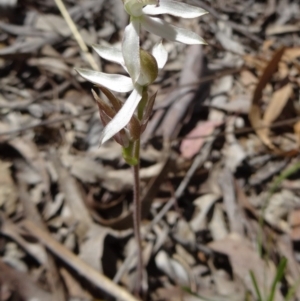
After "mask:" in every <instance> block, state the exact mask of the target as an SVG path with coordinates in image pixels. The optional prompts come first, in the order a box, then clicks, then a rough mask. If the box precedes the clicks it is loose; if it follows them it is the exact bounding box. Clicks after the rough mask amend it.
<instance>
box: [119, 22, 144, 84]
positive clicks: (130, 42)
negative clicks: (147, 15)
mask: <svg viewBox="0 0 300 301" xmlns="http://www.w3.org/2000/svg"><path fill="white" fill-rule="evenodd" d="M140 26H141V25H140V21H139V20H137V19H134V18H133V20H132V21H131V22H130V23H129V24H128V25H127V26H126V28H125V31H124V37H123V43H122V53H123V58H124V61H125V66H126V68H127V70H128V73H129V75H130V77H131V79H132V80H133V82H136V81H137V79H138V77H139V75H140V70H141V65H140V64H141V63H140V37H139V35H140Z"/></svg>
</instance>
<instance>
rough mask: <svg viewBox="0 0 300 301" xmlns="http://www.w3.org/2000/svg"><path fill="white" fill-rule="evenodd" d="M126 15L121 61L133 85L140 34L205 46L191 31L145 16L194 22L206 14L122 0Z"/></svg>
mask: <svg viewBox="0 0 300 301" xmlns="http://www.w3.org/2000/svg"><path fill="white" fill-rule="evenodd" d="M123 2H124V8H125V10H126V12H127V13H128V14H129V15H130V16H131V19H130V21H131V22H130V24H129V25H127V27H126V28H125V32H124V38H123V46H122V49H123V57H124V61H125V65H126V67H127V69H128V72H129V74H130V76H131V78H132V79H133V81H134V82H135V81H136V80H137V79H138V77H139V74H140V65H139V64H138V62H139V47H140V38H139V35H140V30H141V27H143V28H144V29H145V30H146V31H149V32H150V33H153V34H155V35H158V36H160V37H162V38H165V39H167V40H171V41H175V42H181V43H184V44H189V45H193V44H206V43H205V41H204V40H203V39H202V38H201V37H200V36H199V35H198V34H196V33H194V32H193V31H190V30H187V29H183V28H178V27H176V26H173V25H170V24H169V23H167V22H165V21H164V20H162V19H159V18H153V17H149V16H148V15H152V16H155V15H161V14H170V15H173V16H175V17H182V18H196V17H200V16H202V15H204V14H206V13H207V12H206V11H205V10H203V9H201V8H199V7H195V6H192V5H188V4H185V3H181V2H178V1H173V0H123Z"/></svg>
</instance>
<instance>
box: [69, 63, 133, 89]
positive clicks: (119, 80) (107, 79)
mask: <svg viewBox="0 0 300 301" xmlns="http://www.w3.org/2000/svg"><path fill="white" fill-rule="evenodd" d="M75 70H76V71H77V72H78V73H79V74H80V75H81V76H82V77H83V78H84V79H86V80H87V81H89V82H92V83H93V84H96V85H100V86H104V87H105V88H107V89H110V90H112V91H115V92H120V93H126V92H129V91H132V90H133V84H132V80H131V79H130V78H129V77H127V76H124V75H119V74H107V73H103V72H98V71H93V70H88V69H75Z"/></svg>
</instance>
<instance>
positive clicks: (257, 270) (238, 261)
mask: <svg viewBox="0 0 300 301" xmlns="http://www.w3.org/2000/svg"><path fill="white" fill-rule="evenodd" d="M209 247H210V248H212V249H213V250H214V251H216V252H219V253H223V254H226V255H227V256H228V257H229V259H230V262H231V265H232V268H233V271H234V273H235V274H236V275H238V276H239V277H240V278H241V279H242V280H243V281H244V283H245V285H246V286H247V288H248V289H249V290H250V291H251V292H252V293H253V295H254V296H256V291H255V289H254V286H253V283H252V281H251V277H250V271H253V273H254V275H255V277H256V281H257V284H258V287H259V289H260V291H261V292H270V291H271V285H272V281H273V280H274V277H275V274H276V271H275V266H274V265H273V264H272V263H271V262H268V263H266V262H265V261H264V260H263V259H261V258H260V257H259V255H258V254H257V253H256V252H255V251H254V250H253V248H252V247H251V244H250V243H249V242H248V241H246V240H245V239H243V238H242V237H240V236H239V235H236V234H232V235H229V236H227V237H226V238H225V239H223V240H218V241H214V242H212V243H210V244H209ZM273 300H274V301H282V300H283V297H282V295H281V294H280V292H279V289H277V290H276V293H275V299H273Z"/></svg>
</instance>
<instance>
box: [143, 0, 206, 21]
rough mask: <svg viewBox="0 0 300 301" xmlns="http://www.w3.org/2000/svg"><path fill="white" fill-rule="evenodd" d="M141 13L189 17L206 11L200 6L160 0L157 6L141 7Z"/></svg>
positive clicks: (195, 16)
mask: <svg viewBox="0 0 300 301" xmlns="http://www.w3.org/2000/svg"><path fill="white" fill-rule="evenodd" d="M143 13H144V14H147V15H161V14H169V15H172V16H175V17H180V18H185V19H190V18H197V17H200V16H202V15H204V14H207V11H206V10H204V9H202V8H200V7H196V6H192V5H189V4H186V3H181V2H178V1H172V0H160V3H159V6H157V5H147V6H145V7H144V8H143Z"/></svg>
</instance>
